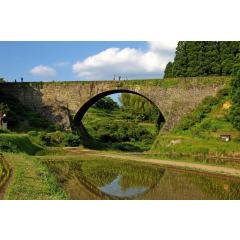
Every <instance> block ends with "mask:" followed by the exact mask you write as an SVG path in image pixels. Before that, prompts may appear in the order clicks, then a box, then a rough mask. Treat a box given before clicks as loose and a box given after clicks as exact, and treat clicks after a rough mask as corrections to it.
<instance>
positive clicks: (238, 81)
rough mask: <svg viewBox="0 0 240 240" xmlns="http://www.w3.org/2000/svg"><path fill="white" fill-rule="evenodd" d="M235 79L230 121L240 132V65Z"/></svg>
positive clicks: (233, 81)
mask: <svg viewBox="0 0 240 240" xmlns="http://www.w3.org/2000/svg"><path fill="white" fill-rule="evenodd" d="M233 74H234V77H233V79H232V82H231V98H232V107H231V110H230V121H231V122H232V125H233V126H234V127H235V128H236V129H238V130H240V64H238V65H235V67H234V70H233Z"/></svg>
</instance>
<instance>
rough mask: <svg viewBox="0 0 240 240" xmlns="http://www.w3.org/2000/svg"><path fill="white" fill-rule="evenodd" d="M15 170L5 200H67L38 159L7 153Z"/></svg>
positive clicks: (53, 178) (7, 157)
mask: <svg viewBox="0 0 240 240" xmlns="http://www.w3.org/2000/svg"><path fill="white" fill-rule="evenodd" d="M4 156H5V158H6V159H7V160H8V162H9V163H10V165H11V167H12V168H13V176H12V179H11V183H10V185H9V187H8V189H7V191H6V193H5V196H4V199H9V200H10V199H28V200H30V199H45V200H51V199H67V198H68V197H67V195H66V193H65V192H64V191H63V190H62V189H61V188H60V187H59V185H58V183H57V181H56V179H55V177H54V176H53V175H52V174H50V173H49V170H48V169H47V167H46V166H44V165H43V164H42V163H41V162H40V161H38V160H37V159H36V157H33V156H29V155H26V154H14V153H5V154H4Z"/></svg>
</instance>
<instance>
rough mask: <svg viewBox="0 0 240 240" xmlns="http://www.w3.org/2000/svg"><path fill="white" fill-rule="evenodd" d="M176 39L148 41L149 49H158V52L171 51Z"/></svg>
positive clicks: (175, 44)
mask: <svg viewBox="0 0 240 240" xmlns="http://www.w3.org/2000/svg"><path fill="white" fill-rule="evenodd" d="M177 43H178V42H177V41H166V42H163V41H159V42H157V41H152V42H148V44H149V46H150V49H151V50H152V51H160V52H164V51H166V52H172V51H175V49H176V47H177Z"/></svg>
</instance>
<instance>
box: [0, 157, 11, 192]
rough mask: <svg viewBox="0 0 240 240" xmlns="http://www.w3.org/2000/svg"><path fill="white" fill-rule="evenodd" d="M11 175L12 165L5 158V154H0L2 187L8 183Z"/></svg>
mask: <svg viewBox="0 0 240 240" xmlns="http://www.w3.org/2000/svg"><path fill="white" fill-rule="evenodd" d="M9 176H10V167H9V165H8V164H7V162H6V160H5V159H4V157H3V155H2V154H0V189H1V187H2V186H3V185H4V184H5V183H6V181H7V179H8V178H9Z"/></svg>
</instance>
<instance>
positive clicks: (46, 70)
mask: <svg viewBox="0 0 240 240" xmlns="http://www.w3.org/2000/svg"><path fill="white" fill-rule="evenodd" d="M30 73H31V74H32V75H35V76H49V77H51V76H55V75H56V71H55V69H54V68H52V67H48V66H44V65H38V66H35V67H34V68H32V69H31V70H30Z"/></svg>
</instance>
